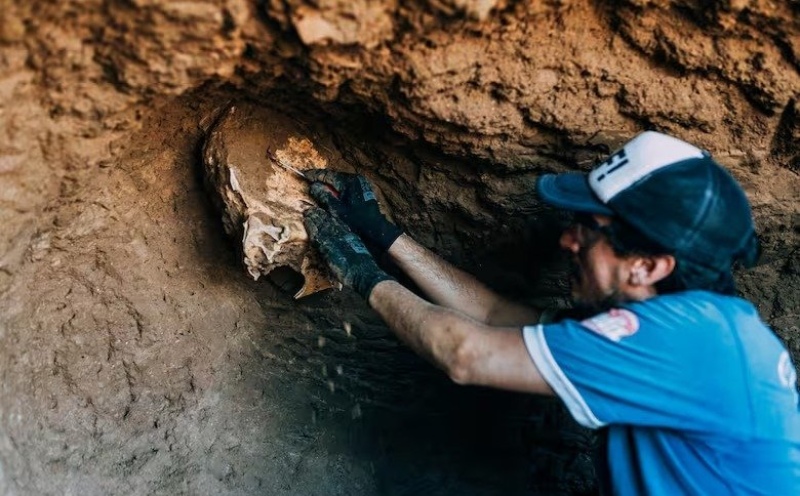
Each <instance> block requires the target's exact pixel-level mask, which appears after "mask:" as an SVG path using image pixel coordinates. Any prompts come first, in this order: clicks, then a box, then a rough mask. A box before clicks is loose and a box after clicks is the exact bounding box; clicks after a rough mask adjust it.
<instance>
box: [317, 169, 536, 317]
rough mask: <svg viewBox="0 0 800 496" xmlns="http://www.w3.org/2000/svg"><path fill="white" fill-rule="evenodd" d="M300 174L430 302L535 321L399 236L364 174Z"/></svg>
mask: <svg viewBox="0 0 800 496" xmlns="http://www.w3.org/2000/svg"><path fill="white" fill-rule="evenodd" d="M305 175H306V177H307V178H308V179H310V180H312V181H314V183H313V184H312V185H311V188H310V190H309V192H310V193H311V196H313V197H314V199H315V200H317V201H318V202H319V203H320V204H321V205H323V206H324V207H325V208H326V209H327V210H328V211H329V212H331V213H333V214H335V215H336V216H337V217H338V218H339V219H341V220H342V221H343V222H344V223H345V224H347V225H348V226H349V227H350V229H352V230H353V231H354V232H355V233H356V234H358V235H359V236H360V237H361V239H362V240H364V241H365V242H366V243H367V245H368V246H369V247H370V248H371V251H372V252H373V254H375V255H376V256H377V255H382V254H384V253H388V254H389V256H390V257H391V258H392V259H393V261H394V262H395V263H396V264H397V265H398V266H399V267H400V269H402V270H403V272H405V273H406V274H407V275H408V276H409V277H410V278H411V280H413V281H414V283H416V284H417V286H419V287H420V289H422V291H423V292H424V293H425V294H426V295H427V296H428V297H429V298H430V299H431V300H432V301H433V302H434V303H437V304H439V305H442V306H445V307H447V308H451V309H453V310H456V311H459V312H462V313H464V314H466V315H468V316H470V317H472V318H473V319H475V320H478V321H480V322H483V323H485V324H491V325H523V324H532V323H535V322H537V321H538V319H539V312H538V311H536V310H534V309H532V308H527V307H525V306H522V305H519V304H516V303H513V302H511V301H509V300H507V299H505V298H503V297H501V296H500V295H498V294H497V293H495V292H494V291H491V290H490V289H489V288H487V287H486V286H485V285H483V284H481V283H480V282H479V281H478V280H477V279H475V278H474V277H473V276H471V275H470V274H468V273H466V272H464V271H462V270H460V269H457V268H456V267H454V266H453V265H451V264H449V263H447V262H446V261H444V260H443V259H441V258H440V257H439V256H437V255H435V254H434V253H433V252H431V251H430V250H428V249H426V248H424V247H423V246H421V245H420V244H418V243H417V242H416V241H414V240H413V239H411V237H409V236H408V235H405V234H402V231H401V230H400V229H399V228H398V227H397V226H395V225H394V224H392V223H391V222H389V221H388V220H387V219H386V218H385V217H384V215H383V214H382V213H381V211H380V209H379V207H378V201H377V199H376V198H375V194H374V192H373V191H372V186H370V184H369V182H368V181H367V180H366V179H365V178H364V177H363V176H357V175H353V174H346V173H342V172H335V171H329V170H324V169H311V170H307V171H305Z"/></svg>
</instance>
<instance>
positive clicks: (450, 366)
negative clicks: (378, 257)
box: [369, 281, 466, 382]
mask: <svg viewBox="0 0 800 496" xmlns="http://www.w3.org/2000/svg"><path fill="white" fill-rule="evenodd" d="M369 304H370V306H371V307H372V308H373V309H374V310H375V311H376V312H377V313H378V314H379V315H380V316H381V317H382V318H383V320H384V321H386V323H387V324H389V327H390V328H391V329H392V330H393V331H394V332H395V334H397V336H398V337H399V338H400V340H402V341H403V342H404V343H406V344H407V345H408V346H409V347H410V348H411V349H413V350H414V351H415V352H417V353H418V354H419V355H421V356H422V357H424V358H425V359H427V360H428V361H430V362H431V363H433V364H434V365H436V366H437V367H439V368H440V369H442V370H444V371H445V372H446V373H447V374H448V375H449V376H450V377H451V378H452V379H453V380H454V381H456V382H460V381H459V372H458V363H459V359H460V357H459V353H460V352H462V351H463V348H462V345H463V343H464V337H465V335H464V333H463V332H462V329H461V328H459V327H458V326H456V325H453V323H454V320H455V318H454V317H455V316H454V315H453V313H452V311H451V310H448V309H446V308H443V307H440V306H437V305H433V304H431V303H429V302H427V301H425V300H423V299H422V298H420V297H418V296H417V295H415V294H414V293H412V292H411V291H409V290H408V289H407V288H405V287H404V286H402V285H401V284H399V283H397V282H395V281H387V282H383V283H380V284H379V285H378V286H376V287H375V289H374V290H373V292H372V294H370V297H369ZM461 318H462V319H465V318H466V317H461Z"/></svg>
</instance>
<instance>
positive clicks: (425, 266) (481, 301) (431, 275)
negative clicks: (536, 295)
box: [388, 234, 540, 326]
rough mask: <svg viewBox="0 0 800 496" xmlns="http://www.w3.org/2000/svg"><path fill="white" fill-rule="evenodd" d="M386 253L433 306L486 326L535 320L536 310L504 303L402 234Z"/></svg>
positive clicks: (504, 301) (491, 292) (502, 299)
mask: <svg viewBox="0 0 800 496" xmlns="http://www.w3.org/2000/svg"><path fill="white" fill-rule="evenodd" d="M388 253H389V256H390V257H391V259H392V260H393V261H394V262H395V263H396V264H397V266H398V267H400V269H402V271H403V272H405V273H406V274H407V275H408V276H409V277H410V278H411V280H413V281H414V282H415V283H416V284H417V286H419V287H420V289H422V291H424V292H425V294H426V295H427V296H428V297H429V298H430V299H431V300H432V301H433V302H434V303H437V304H439V305H442V306H445V307H447V308H452V309H453V310H457V311H459V312H462V313H464V314H466V315H468V316H470V317H472V318H473V319H475V320H477V321H479V322H483V323H485V324H489V325H496V326H513V325H524V324H534V323H536V322H538V320H539V315H540V312H539V311H537V310H536V309H533V308H529V307H526V306H523V305H519V304H517V303H514V302H511V301H509V300H506V299H505V298H503V297H502V296H500V295H498V294H497V293H495V292H494V291H492V290H490V289H489V288H487V287H486V286H484V285H483V284H481V283H480V282H479V281H478V280H477V279H475V278H474V277H473V276H472V275H470V274H468V273H466V272H464V271H463V270H460V269H458V268H456V267H454V266H453V265H451V264H449V263H447V262H446V261H445V260H443V259H442V258H441V257H439V256H438V255H436V254H435V253H433V252H431V251H430V250H428V249H426V248H425V247H423V246H422V245H420V244H419V243H417V242H416V241H414V240H413V239H412V238H411V237H410V236H408V235H406V234H403V235H401V236H400V237H399V238H397V240H396V241H395V242H394V243H393V244H392V245H391V246H390V247H389V251H388Z"/></svg>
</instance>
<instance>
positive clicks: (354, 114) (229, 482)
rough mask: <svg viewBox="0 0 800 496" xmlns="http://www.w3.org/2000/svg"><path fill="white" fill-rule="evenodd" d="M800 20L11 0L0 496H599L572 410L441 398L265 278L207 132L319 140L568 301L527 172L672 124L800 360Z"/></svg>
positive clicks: (0, 54)
mask: <svg viewBox="0 0 800 496" xmlns="http://www.w3.org/2000/svg"><path fill="white" fill-rule="evenodd" d="M34 4H35V5H34ZM797 9H798V7H797V4H796V2H791V1H784V2H774V3H766V2H764V3H759V2H755V3H752V4H746V5H745V4H744V3H741V4H740V3H736V2H733V3H731V2H717V3H714V4H713V5H712V6H711V7H709V8H702V9H701V8H700V7H697V5H696V3H695V2H686V1H678V0H675V1H671V2H670V1H667V0H664V1H658V2H640V1H635V0H631V1H627V2H602V1H598V2H579V1H574V2H573V1H569V2H557V3H544V4H539V3H535V4H529V3H525V2H513V1H504V0H500V1H496V2H491V1H468V0H465V1H448V0H441V1H440V0H437V1H427V2H394V1H391V0H382V1H377V2H338V1H327V0H326V1H321V2H316V3H315V4H314V5H313V6H312V5H311V4H306V3H304V2H298V1H294V0H290V1H285V2H272V1H270V2H255V1H247V0H209V1H196V2H169V3H168V2H158V1H154V0H136V1H131V2H104V1H100V0H90V1H83V2H78V1H66V2H55V1H46V2H22V1H21V0H20V1H15V0H0V12H3V16H2V17H0V186H1V187H0V234H1V235H0V494H9V495H17V494H19V495H40V494H79V493H80V494H84V495H95V494H97V495H101V494H231V495H233V494H286V495H312V494H320V495H330V494H390V495H394V494H397V495H401V494H402V495H406V494H487V495H489V494H500V493H503V494H593V492H594V487H595V486H594V483H593V481H592V469H591V464H590V461H589V456H590V453H591V449H592V444H593V439H592V437H591V435H590V434H589V433H588V432H586V431H584V430H582V429H580V428H579V427H577V426H576V425H575V424H574V423H573V422H572V421H571V420H570V419H569V418H567V416H566V415H565V413H564V411H563V409H562V407H561V406H560V405H558V404H557V403H555V402H554V401H550V400H540V399H536V398H531V397H526V396H522V395H513V394H505V393H498V392H492V391H485V390H480V389H475V388H461V387H458V386H455V385H453V384H450V383H449V382H448V381H447V380H446V379H445V378H444V377H442V376H441V375H440V374H439V373H438V372H437V371H435V370H433V369H432V368H431V367H430V366H429V365H427V364H426V363H424V362H423V361H421V360H420V359H418V358H417V357H415V356H413V355H412V354H411V353H410V352H409V351H407V350H406V349H405V348H404V347H403V346H402V345H400V344H399V343H398V342H397V341H396V340H395V339H394V338H393V337H392V336H391V334H390V333H389V331H388V330H387V329H386V328H385V326H383V325H382V324H381V322H380V321H379V320H378V319H377V318H376V317H375V315H374V314H372V313H371V312H370V311H369V309H368V308H367V307H366V306H365V305H364V303H363V302H362V301H360V299H359V298H358V297H357V296H355V295H353V294H352V293H350V292H347V291H344V292H335V291H334V292H326V293H321V294H319V295H316V296H314V297H310V298H308V299H304V300H301V301H300V302H296V301H295V300H293V299H292V298H291V295H290V294H287V293H286V292H285V291H284V290H282V289H281V288H280V287H278V286H276V285H274V284H272V283H270V282H268V281H264V280H259V281H256V282H254V281H252V280H251V278H250V277H249V276H248V274H247V272H246V270H245V268H244V267H243V266H242V264H241V261H240V257H239V254H238V252H237V248H236V245H235V243H234V242H232V241H231V240H230V239H229V238H228V237H227V236H226V234H225V230H224V229H223V223H222V219H221V215H220V212H219V211H218V209H217V208H215V207H214V206H213V205H212V203H211V201H210V200H209V196H208V195H207V192H206V189H205V187H204V183H203V179H202V166H201V162H202V160H201V151H202V146H203V140H204V138H205V131H204V129H205V128H204V123H205V122H206V121H205V120H204V119H206V118H207V117H208V116H209V115H211V114H213V113H214V112H215V111H216V110H217V109H219V108H223V107H225V106H227V105H229V104H230V103H231V102H246V103H247V104H250V105H264V106H270V107H275V106H276V105H278V104H279V105H278V106H280V107H281V108H288V109H291V111H292V112H294V113H297V114H300V115H303V116H306V117H311V118H313V120H314V121H315V122H316V123H317V124H318V125H319V126H320V128H321V129H322V131H321V132H324V133H326V136H328V139H330V141H331V146H332V147H335V150H334V151H335V153H336V155H337V156H339V157H341V160H342V161H343V163H346V164H347V166H348V167H351V168H352V169H354V170H357V171H360V172H362V173H364V174H366V175H367V176H368V177H369V178H370V179H371V180H373V182H374V183H375V184H376V185H377V186H378V187H379V188H380V191H381V192H382V194H383V196H384V198H385V206H386V207H387V209H388V210H389V211H390V213H391V215H392V216H393V217H394V219H395V220H396V221H397V222H398V224H400V225H401V226H403V227H404V228H405V229H406V230H407V231H408V232H410V233H411V234H412V235H413V236H414V237H415V238H417V239H418V240H420V241H421V242H422V243H423V244H425V245H427V246H430V247H431V248H434V249H435V250H436V251H438V252H439V253H441V254H442V255H443V256H445V257H446V258H448V259H450V260H451V261H453V262H455V263H457V264H458V265H460V266H462V267H464V268H466V269H467V270H470V271H471V272H473V273H476V274H478V275H479V276H480V277H482V278H483V279H485V280H486V281H488V282H489V283H490V284H491V285H492V286H494V287H495V288H497V289H498V290H500V291H502V292H505V293H507V294H509V295H512V296H514V297H516V298H518V299H521V300H524V301H529V302H538V303H545V304H550V305H557V306H562V305H565V302H566V300H565V297H564V295H565V290H566V287H565V284H564V282H563V280H562V277H561V275H562V267H563V266H562V262H561V260H560V259H559V258H558V256H556V254H555V250H554V248H555V243H554V240H555V235H556V232H557V231H556V226H557V224H558V217H557V215H556V214H554V213H553V212H550V211H548V210H547V209H544V208H543V207H542V206H541V205H540V204H539V203H538V202H537V200H536V198H535V196H534V195H532V194H531V188H532V185H533V183H534V181H535V179H536V177H537V175H538V174H540V173H542V172H545V171H555V170H568V169H586V168H588V167H590V166H591V164H592V162H593V161H594V160H596V159H597V158H599V157H601V156H602V155H603V154H605V153H607V152H608V151H609V150H611V149H613V148H614V147H615V146H617V145H619V144H620V143H621V142H623V141H624V140H626V139H627V138H629V137H630V136H631V135H632V134H634V133H635V132H637V131H639V130H642V129H651V128H655V129H662V130H666V131H669V132H673V133H675V134H677V135H679V136H682V137H684V138H686V139H688V140H690V141H694V142H696V143H698V144H700V145H702V146H705V147H706V148H708V149H709V150H710V151H711V152H712V153H713V154H714V155H715V156H716V157H717V158H718V159H719V160H720V161H721V162H722V163H723V164H724V165H726V166H727V167H728V168H729V169H730V170H731V171H732V172H733V173H734V174H735V175H736V177H737V178H739V179H740V180H741V181H742V183H743V184H744V186H745V188H746V190H747V192H748V195H749V197H750V199H751V201H752V203H753V206H754V211H755V215H756V220H757V223H758V227H759V230H760V232H761V234H762V238H763V241H764V249H765V250H764V256H763V257H762V260H761V262H760V264H759V265H758V266H757V267H756V268H754V269H751V270H749V271H746V272H740V273H739V274H738V280H739V283H740V289H741V290H742V292H743V294H744V295H745V296H747V297H749V298H750V299H752V300H753V301H755V302H756V303H757V304H758V306H759V309H760V311H761V313H762V315H763V317H764V318H765V319H766V320H767V321H768V322H769V323H770V324H771V325H772V326H773V328H774V329H775V331H776V333H777V334H778V335H779V336H780V337H781V338H782V339H783V340H784V341H785V342H786V343H787V345H788V347H789V348H790V350H791V351H792V353H793V354H794V357H795V361H796V362H797V360H798V359H800V242H798V241H799V240H800V176H799V174H800V155H798V146H797V144H798V142H800V107H798V105H800V103H798V102H800V94H798V88H800V74H799V71H800V63H798V51H800V44H798V43H800V42H798V40H800V21H798V19H800V16H799V15H798V10H797Z"/></svg>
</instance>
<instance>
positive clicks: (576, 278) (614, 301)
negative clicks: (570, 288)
mask: <svg viewBox="0 0 800 496" xmlns="http://www.w3.org/2000/svg"><path fill="white" fill-rule="evenodd" d="M581 255H582V254H581ZM579 257H580V255H579ZM580 258H582V262H583V263H581V264H578V263H576V262H575V261H573V262H572V263H571V270H570V272H571V274H570V276H571V281H572V283H573V284H576V285H578V286H580V285H582V284H583V283H584V279H585V276H584V271H583V270H582V269H581V267H586V266H587V261H586V259H585V258H584V257H580ZM630 301H633V300H632V299H631V298H630V297H628V296H626V295H625V294H624V293H623V292H622V291H621V290H620V289H619V281H614V284H613V285H612V287H611V290H610V291H607V292H606V294H604V295H603V296H602V297H600V298H592V299H591V300H586V299H582V298H580V297H573V307H572V308H573V311H574V312H575V313H576V314H577V315H578V316H579V318H588V317H591V316H594V315H597V314H599V313H602V312H607V311H609V310H611V309H612V308H619V307H620V306H621V305H622V304H624V303H628V302H630Z"/></svg>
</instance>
